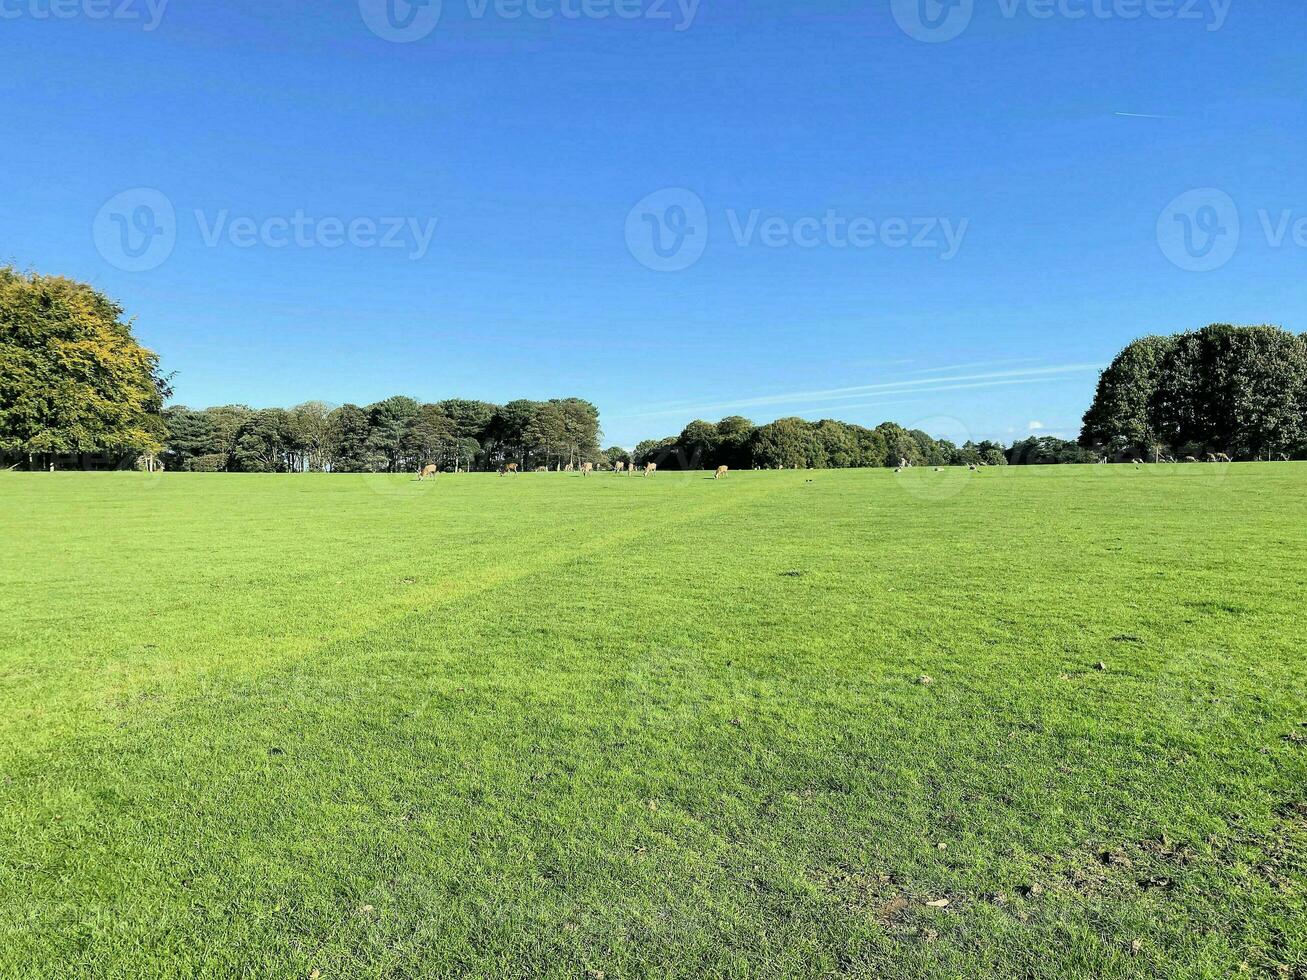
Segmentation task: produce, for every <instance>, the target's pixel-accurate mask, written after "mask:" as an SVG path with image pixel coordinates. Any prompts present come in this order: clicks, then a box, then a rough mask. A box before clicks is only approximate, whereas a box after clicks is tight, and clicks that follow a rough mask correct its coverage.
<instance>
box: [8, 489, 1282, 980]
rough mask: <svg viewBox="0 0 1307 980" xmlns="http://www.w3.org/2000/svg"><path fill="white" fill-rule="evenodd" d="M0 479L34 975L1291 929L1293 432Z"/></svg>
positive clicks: (811, 955)
mask: <svg viewBox="0 0 1307 980" xmlns="http://www.w3.org/2000/svg"><path fill="white" fill-rule="evenodd" d="M0 520H2V521H3V523H2V524H0V977H4V978H6V980H8V978H15V980H17V978H22V980H43V978H50V980H55V978H58V980H64V978H71V977H96V978H99V977H121V978H132V980H139V978H147V977H224V978H225V977H236V976H242V977H278V978H282V977H309V976H311V975H318V976H320V977H321V978H323V980H331V978H346V977H444V976H463V975H466V976H480V977H487V978H491V977H495V978H497V977H525V976H558V977H586V976H587V975H588V976H592V977H597V976H598V975H599V973H600V972H602V973H603V974H604V975H605V976H606V977H608V978H618V977H675V976H723V977H745V976H757V977H776V978H781V977H786V978H788V977H806V976H830V975H837V974H846V975H854V976H866V977H968V978H970V977H981V976H1003V977H1014V976H1018V977H1049V978H1054V977H1056V978H1066V977H1135V976H1149V977H1156V976H1167V977H1171V976H1181V977H1199V976H1202V977H1225V976H1230V975H1235V974H1238V973H1240V971H1241V970H1242V971H1247V972H1249V973H1251V975H1259V976H1285V975H1290V976H1293V975H1297V976H1302V975H1303V971H1304V970H1307V893H1305V889H1307V875H1305V868H1307V789H1305V786H1307V745H1304V744H1303V739H1304V738H1305V737H1307V727H1303V725H1304V723H1307V665H1305V662H1307V656H1305V654H1304V650H1305V649H1307V617H1305V616H1304V605H1307V603H1305V602H1304V598H1305V596H1307V466H1304V465H1297V464H1286V465H1266V466H1258V465H1236V466H1232V467H1208V466H1189V467H1183V466H1181V467H1165V466H1163V467H1146V468H1144V469H1139V470H1136V469H1135V468H1133V467H1083V468H1082V467H1056V468H1047V469H1037V468H1031V469H1020V470H1018V469H1013V470H1011V471H999V470H987V471H983V472H981V473H979V474H970V475H969V474H966V473H965V472H964V471H960V470H957V471H950V472H946V473H942V474H937V473H933V472H929V471H925V470H916V471H911V472H908V473H905V474H902V475H899V476H895V475H894V474H892V473H890V472H888V471H860V472H855V471H824V472H814V473H803V472H783V473H741V474H732V475H731V477H730V478H729V479H727V480H723V481H712V480H710V479H705V475H704V474H689V475H682V474H676V473H660V474H659V475H658V476H656V477H655V478H653V479H647V480H646V479H644V478H641V477H637V478H630V477H616V476H612V475H607V474H604V475H597V476H594V477H590V478H588V479H586V478H581V477H578V476H572V475H570V474H558V475H554V474H549V475H536V474H527V475H523V476H520V477H518V478H516V479H514V478H505V479H501V478H498V477H496V476H493V475H492V476H482V475H472V476H466V475H464V476H457V477H450V476H442V477H441V478H440V479H439V480H438V481H435V482H431V483H423V484H418V483H415V482H413V481H412V479H411V478H407V477H388V476H380V477H361V476H359V477H355V476H227V475H212V476H208V475H198V474H197V475H189V474H171V473H170V474H166V475H164V476H162V477H148V476H145V475H138V474H54V475H50V474H30V475H28V474H17V473H10V474H0ZM1100 662H1101V663H1102V664H1103V665H1105V667H1106V669H1097V665H1098V664H1099V663H1100ZM923 676H928V677H929V678H932V679H933V681H932V682H931V683H928V684H924V683H921V678H923ZM941 899H947V900H948V902H949V904H948V905H947V907H935V906H931V905H929V904H928V903H930V902H932V901H938V900H941ZM315 971H316V974H315ZM1295 971H1296V973H1295Z"/></svg>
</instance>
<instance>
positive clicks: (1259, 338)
mask: <svg viewBox="0 0 1307 980" xmlns="http://www.w3.org/2000/svg"><path fill="white" fill-rule="evenodd" d="M1080 444H1081V446H1083V447H1086V448H1089V449H1091V450H1093V451H1094V452H1096V453H1098V452H1101V453H1102V454H1103V455H1105V456H1108V457H1110V458H1123V457H1127V456H1137V457H1140V458H1144V459H1149V460H1155V459H1159V458H1161V457H1163V456H1173V457H1179V458H1183V457H1185V456H1193V457H1195V458H1197V459H1202V458H1204V457H1205V456H1206V455H1207V454H1208V453H1225V454H1227V455H1229V456H1231V457H1232V458H1235V459H1249V460H1251V459H1265V460H1269V459H1278V458H1280V457H1281V456H1291V457H1302V456H1303V455H1304V454H1307V335H1301V334H1293V333H1290V332H1288V331H1287V330H1282V329H1280V328H1279V327H1272V326H1253V327H1236V326H1231V325H1229V324H1213V325H1212V326H1209V327H1204V328H1203V329H1201V330H1194V331H1190V332H1187V333H1178V334H1173V335H1170V336H1150V337H1142V338H1140V339H1139V340H1136V341H1134V342H1133V343H1132V344H1130V345H1129V346H1127V347H1126V348H1125V350H1123V351H1121V353H1120V354H1118V355H1117V356H1116V358H1115V359H1114V360H1113V361H1112V363H1111V365H1109V366H1108V368H1107V370H1105V371H1104V372H1103V373H1102V376H1101V377H1100V378H1099V381H1098V389H1097V391H1096V393H1095V395H1094V401H1093V404H1092V405H1091V406H1090V408H1089V410H1088V411H1087V412H1086V413H1085V417H1084V426H1083V428H1082V430H1081V434H1080Z"/></svg>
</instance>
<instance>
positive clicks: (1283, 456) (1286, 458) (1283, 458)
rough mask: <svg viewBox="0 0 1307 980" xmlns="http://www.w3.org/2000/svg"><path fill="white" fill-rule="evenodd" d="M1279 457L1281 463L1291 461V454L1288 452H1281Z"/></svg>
mask: <svg viewBox="0 0 1307 980" xmlns="http://www.w3.org/2000/svg"><path fill="white" fill-rule="evenodd" d="M1277 458H1278V459H1279V461H1280V462H1281V463H1287V462H1289V454H1288V453H1280V454H1279V456H1278V457H1277Z"/></svg>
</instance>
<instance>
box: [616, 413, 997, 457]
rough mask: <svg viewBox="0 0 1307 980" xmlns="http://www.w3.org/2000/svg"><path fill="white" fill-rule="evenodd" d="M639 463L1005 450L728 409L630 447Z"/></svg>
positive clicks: (891, 426)
mask: <svg viewBox="0 0 1307 980" xmlns="http://www.w3.org/2000/svg"><path fill="white" fill-rule="evenodd" d="M631 458H632V461H633V462H634V463H635V465H637V466H643V465H644V464H646V463H657V464H658V468H659V469H672V470H686V469H715V468H716V467H718V466H729V467H731V468H732V469H755V468H757V469H776V468H778V467H784V468H785V469H843V468H847V467H881V466H898V465H899V464H900V463H901V462H902V461H903V460H907V462H908V463H909V464H910V465H912V466H965V465H967V464H973V465H985V466H1002V465H1004V464H1006V463H1007V461H1008V458H1007V454H1006V451H1005V450H1004V448H1003V446H1002V445H1001V444H999V443H997V442H990V441H984V442H967V443H965V444H964V445H961V446H957V445H954V444H953V443H952V442H949V441H948V440H947V439H936V438H934V437H932V436H930V435H929V434H927V433H925V432H922V431H921V430H920V429H905V428H903V427H902V426H901V425H898V424H896V423H894V422H884V423H882V424H880V425H878V426H876V427H875V428H874V429H870V428H867V427H865V426H861V425H851V424H849V423H848V422H838V421H836V420H834V419H822V420H821V421H820V422H809V421H808V420H806V419H801V418H783V419H777V420H776V421H775V422H768V423H767V424H766V425H754V424H753V423H752V422H750V421H749V420H748V419H746V418H742V417H740V416H738V415H732V416H730V417H728V418H724V419H722V420H721V421H720V422H716V423H713V422H704V421H701V420H700V421H694V422H691V423H690V424H689V425H687V426H686V427H685V428H684V429H683V430H681V434H680V435H677V436H669V437H668V438H666V439H647V440H645V441H644V442H642V443H640V444H639V445H638V446H636V447H635V452H634V453H633V454H632V457H631Z"/></svg>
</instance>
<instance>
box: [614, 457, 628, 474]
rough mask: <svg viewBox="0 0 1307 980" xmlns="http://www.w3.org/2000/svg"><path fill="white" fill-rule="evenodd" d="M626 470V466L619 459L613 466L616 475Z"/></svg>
mask: <svg viewBox="0 0 1307 980" xmlns="http://www.w3.org/2000/svg"><path fill="white" fill-rule="evenodd" d="M624 469H626V464H625V463H623V462H622V461H621V460H620V459H619V460H618V461H617V462H616V463H614V464H613V472H614V473H620V472H622V470H624Z"/></svg>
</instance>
